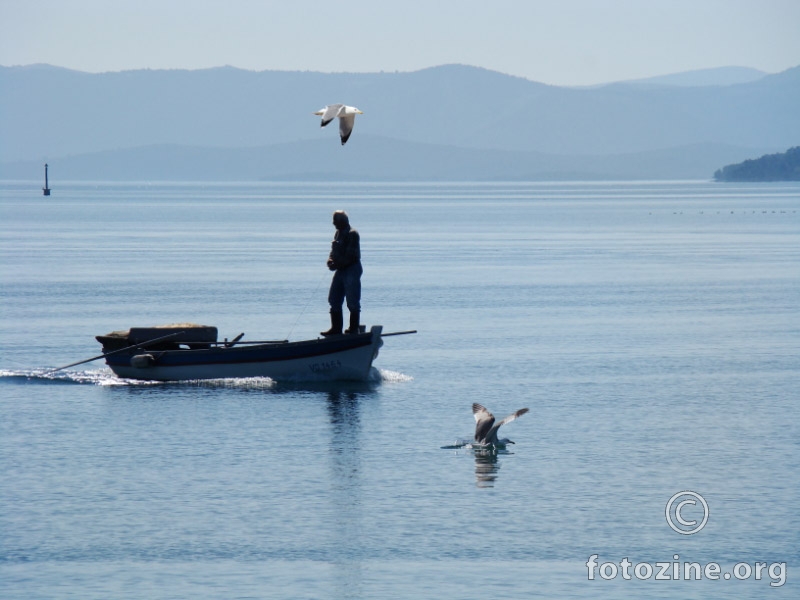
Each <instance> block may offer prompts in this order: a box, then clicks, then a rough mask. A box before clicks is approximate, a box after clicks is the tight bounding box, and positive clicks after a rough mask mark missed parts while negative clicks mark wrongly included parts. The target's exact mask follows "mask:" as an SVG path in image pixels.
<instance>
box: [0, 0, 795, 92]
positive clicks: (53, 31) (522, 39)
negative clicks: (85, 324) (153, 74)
mask: <svg viewBox="0 0 800 600" xmlns="http://www.w3.org/2000/svg"><path fill="white" fill-rule="evenodd" d="M33 63H49V64H54V65H60V66H64V67H69V68H72V69H78V70H83V71H91V72H100V71H119V70H126V69H139V68H152V69H163V68H185V69H197V68H204V67H213V66H221V65H233V66H235V67H240V68H243V69H251V70H259V71H260V70H266V69H277V70H314V71H326V72H339V71H381V70H384V71H395V70H399V71H411V70H416V69H421V68H425V67H431V66H435V65H440V64H445V63H463V64H469V65H474V66H479V67H485V68H488V69H493V70H496V71H501V72H503V73H508V74H511V75H518V76H521V77H526V78H528V79H531V80H535V81H541V82H544V83H551V84H556V85H581V84H593V83H601V82H608V81H616V80H623V79H634V78H641V77H648V76H652V75H663V74H667V73H675V72H680V71H687V70H692V69H703V68H709V67H720V66H730V65H737V66H746V67H754V68H757V69H761V70H763V71H767V72H771V73H774V72H778V71H782V70H784V69H787V68H789V67H792V66H796V65H798V64H800V0H607V1H602V0H549V1H538V0H491V1H487V0H419V1H418V0H400V1H393V2H384V1H381V0H334V1H330V0H281V1H269V0H260V1H257V0H226V1H220V0H217V1H211V0H0V64H2V65H6V66H9V65H23V64H33Z"/></svg>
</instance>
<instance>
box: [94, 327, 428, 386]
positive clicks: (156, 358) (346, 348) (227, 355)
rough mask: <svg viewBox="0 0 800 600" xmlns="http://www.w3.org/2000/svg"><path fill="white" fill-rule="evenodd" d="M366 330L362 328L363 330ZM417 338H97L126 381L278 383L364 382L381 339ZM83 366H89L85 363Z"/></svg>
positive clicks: (166, 333)
mask: <svg viewBox="0 0 800 600" xmlns="http://www.w3.org/2000/svg"><path fill="white" fill-rule="evenodd" d="M362 329H363V327H362ZM406 333H415V331H400V332H395V333H386V334H384V333H383V327H382V326H380V325H375V326H373V327H372V328H371V329H370V330H369V331H368V332H367V331H360V332H359V333H356V334H343V335H336V336H330V337H326V338H318V339H313V340H304V341H297V342H289V341H287V340H277V341H256V342H245V341H242V337H243V336H244V334H240V335H238V336H237V337H236V338H234V339H233V340H231V341H230V342H229V341H228V340H227V339H225V340H224V341H222V342H219V341H217V328H216V327H209V326H204V325H195V324H191V323H187V324H179V325H166V326H159V327H132V328H131V329H129V330H127V331H116V332H112V333H109V334H106V335H98V336H96V339H97V341H98V342H100V343H101V344H102V345H103V354H102V355H100V356H99V357H97V358H105V360H106V364H108V366H109V367H110V368H111V370H112V371H113V372H114V373H115V374H116V375H117V376H118V377H122V378H125V379H140V380H150V381H185V380H194V379H227V378H239V377H269V378H271V379H275V380H301V381H308V380H311V381H313V380H364V379H367V378H368V377H369V374H370V370H371V368H372V362H373V361H374V360H375V359H376V358H377V356H378V350H379V348H380V347H381V346H382V345H383V338H384V337H387V336H390V335H402V334H406ZM84 362H85V361H84Z"/></svg>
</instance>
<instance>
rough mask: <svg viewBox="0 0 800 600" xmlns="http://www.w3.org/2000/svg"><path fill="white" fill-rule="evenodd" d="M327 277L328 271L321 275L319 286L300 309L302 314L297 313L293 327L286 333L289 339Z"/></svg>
mask: <svg viewBox="0 0 800 600" xmlns="http://www.w3.org/2000/svg"><path fill="white" fill-rule="evenodd" d="M326 277H328V274H327V273H323V274H322V277H320V279H319V281H318V282H317V287H315V288H314V291H313V292H312V293H311V295H310V296H309V297H308V301H307V302H306V304H305V306H303V309H302V310H301V311H300V314H299V315H297V318H296V319H295V320H294V323H293V324H292V326H291V328H290V329H289V333H288V334H286V339H287V340H289V339H291V338H292V333H294V328H295V327H297V323H298V322H299V321H300V318H301V317H302V316H303V315H304V314H305V312H306V309H308V305H309V304H311V301H312V300H313V299H314V297H315V296H316V295H317V291H319V286H320V285H322V282H323V280H324V279H325V278H326Z"/></svg>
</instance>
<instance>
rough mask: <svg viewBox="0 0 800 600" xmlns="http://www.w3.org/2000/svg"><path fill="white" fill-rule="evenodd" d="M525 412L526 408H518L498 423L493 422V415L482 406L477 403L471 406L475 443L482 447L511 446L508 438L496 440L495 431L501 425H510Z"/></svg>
mask: <svg viewBox="0 0 800 600" xmlns="http://www.w3.org/2000/svg"><path fill="white" fill-rule="evenodd" d="M526 412H528V409H527V408H520V409H519V410H518V411H517V412H515V413H513V414H510V415H508V416H507V417H506V418H505V419H503V420H502V421H500V422H499V423H495V422H494V415H493V414H492V413H490V412H489V411H488V410H486V408H485V407H484V406H481V405H480V404H478V403H477V402H476V403H475V404H473V405H472V415H473V416H474V417H475V443H477V444H481V445H482V446H489V445H492V446H505V445H506V444H513V443H514V442H512V441H511V440H509V439H508V438H502V439H497V430H498V429H500V426H501V425H505V424H506V423H510V422H511V421H513V420H515V419H516V418H518V417H521V416H522V415H524V414H525V413H526Z"/></svg>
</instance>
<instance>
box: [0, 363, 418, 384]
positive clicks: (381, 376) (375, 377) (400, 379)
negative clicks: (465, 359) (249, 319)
mask: <svg viewBox="0 0 800 600" xmlns="http://www.w3.org/2000/svg"><path fill="white" fill-rule="evenodd" d="M412 380H413V377H411V376H409V375H404V374H403V373H398V372H396V371H388V370H385V369H376V368H375V367H373V368H372V371H370V375H369V379H368V383H371V384H376V383H377V384H380V383H404V382H408V381H412ZM312 381H313V380H312ZM0 383H8V384H17V385H23V384H28V383H37V384H51V385H52V384H88V385H97V386H123V387H124V386H130V387H147V386H159V387H164V386H175V385H177V386H195V387H202V388H230V389H264V390H266V389H273V388H275V387H276V385H277V384H278V382H277V381H275V380H274V379H271V378H269V377H241V378H234V379H190V380H182V381H146V380H138V379H121V378H119V377H117V376H116V375H114V373H113V371H111V369H108V368H104V369H95V370H90V371H56V372H52V371H51V370H50V369H20V370H10V369H0ZM295 383H300V381H296V382H295ZM328 383H329V384H330V385H336V384H337V383H339V384H341V383H342V382H328Z"/></svg>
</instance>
